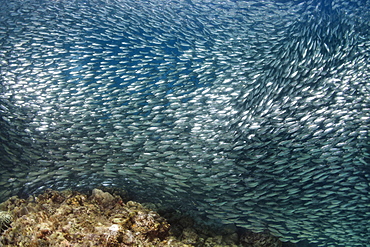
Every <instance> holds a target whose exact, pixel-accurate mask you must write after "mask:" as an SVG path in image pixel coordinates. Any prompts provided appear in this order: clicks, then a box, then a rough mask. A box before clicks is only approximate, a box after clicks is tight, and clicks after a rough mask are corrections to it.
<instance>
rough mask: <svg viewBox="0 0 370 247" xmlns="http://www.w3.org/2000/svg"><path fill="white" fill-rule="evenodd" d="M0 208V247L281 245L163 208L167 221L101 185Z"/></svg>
mask: <svg viewBox="0 0 370 247" xmlns="http://www.w3.org/2000/svg"><path fill="white" fill-rule="evenodd" d="M0 210H3V211H1V212H0V223H1V225H0V226H1V228H2V229H3V232H2V234H1V235H0V245H1V246H9V247H10V246H29V247H39V246H40V247H41V246H62V247H71V246H81V247H85V246H86V247H88V246H106V247H108V246H110V247H119V246H142V247H145V246H173V247H176V246H182V247H187V246H189V247H191V246H209V247H220V246H247V247H249V246H251V247H252V246H253V247H258V246H265V247H268V246H271V247H275V246H276V247H280V246H282V245H281V242H280V241H279V240H278V239H277V238H275V237H272V236H271V235H258V234H252V235H251V234H249V233H247V232H245V231H244V232H243V233H238V230H237V229H236V228H235V227H234V228H233V227H231V228H230V227H229V228H228V227H224V228H223V230H222V231H217V233H216V231H214V229H211V228H209V227H205V226H200V225H197V224H195V222H194V220H193V219H192V218H190V217H189V216H185V215H181V214H179V213H175V212H169V211H167V212H162V215H163V216H164V217H166V218H167V217H168V220H166V219H165V218H164V217H162V216H161V215H160V214H158V213H156V212H154V211H153V210H150V209H149V208H147V207H144V206H143V205H142V204H140V203H137V202H133V201H124V200H123V199H122V197H120V196H118V195H116V194H111V193H108V192H103V191H102V190H99V189H94V190H93V191H92V193H91V195H90V196H87V195H84V194H82V193H79V192H76V191H69V190H67V191H62V192H57V191H53V190H47V191H46V192H44V193H43V194H41V195H38V196H37V197H35V196H30V197H29V198H28V199H26V200H25V199H19V198H18V197H11V198H10V199H8V200H7V201H6V202H4V203H2V204H0ZM169 222H170V223H169ZM254 242H255V243H264V245H261V244H259V245H254Z"/></svg>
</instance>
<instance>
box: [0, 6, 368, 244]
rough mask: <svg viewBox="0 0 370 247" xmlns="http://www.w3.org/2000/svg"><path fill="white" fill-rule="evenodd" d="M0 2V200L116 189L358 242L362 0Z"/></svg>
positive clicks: (223, 216) (364, 81) (364, 58)
mask: <svg viewBox="0 0 370 247" xmlns="http://www.w3.org/2000/svg"><path fill="white" fill-rule="evenodd" d="M0 6H1V7H0V12H1V13H0V63H1V64H0V73H1V74H0V92H1V95H0V96H1V97H0V107H1V108H0V114H1V118H0V138H1V145H0V154H1V156H0V167H1V173H0V198H1V200H6V198H8V197H9V196H12V195H20V196H26V195H29V194H32V193H39V192H42V191H43V190H45V189H47V188H52V189H58V190H61V189H67V188H73V189H80V190H91V189H92V188H95V187H97V186H107V187H117V188H124V189H127V190H128V191H129V192H130V193H132V194H133V195H135V197H137V199H138V200H142V201H154V202H158V203H161V204H163V205H173V206H176V207H178V208H179V209H180V210H184V211H186V212H191V213H192V214H194V215H196V216H197V217H199V218H200V219H202V220H203V221H209V222H217V223H219V224H235V225H237V226H239V227H244V228H247V229H250V230H253V231H255V232H262V231H264V230H268V231H270V232H272V234H274V235H276V236H278V237H280V238H281V239H282V240H283V241H291V242H300V241H303V242H309V243H310V244H311V245H313V246H368V245H370V243H369V241H370V239H369V237H368V236H369V231H368V227H367V225H368V222H369V219H370V210H369V205H370V200H369V193H370V190H369V187H370V184H369V183H370V180H369V151H370V150H369V126H370V125H369V123H370V118H369V117H370V114H369V113H370V108H369V106H370V105H369V103H370V102H369V101H370V97H369V96H370V84H369V78H370V71H369V70H370V66H369V55H370V54H369V49H370V41H369V40H370V39H369V30H370V29H369V24H370V22H369V21H370V19H369V13H370V12H369V8H370V3H369V1H339V0H338V1H226V0H225V1H206V0H199V1H191V0H188V1H173V0H167V1H159V0H147V1H144V0H139V1H126V0H117V1H111V0H106V1H101V0H86V1H80V0H76V1H64V0H55V1H34V0H30V1H17V0H11V1H5V0H3V1H0ZM301 246H303V244H301Z"/></svg>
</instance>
